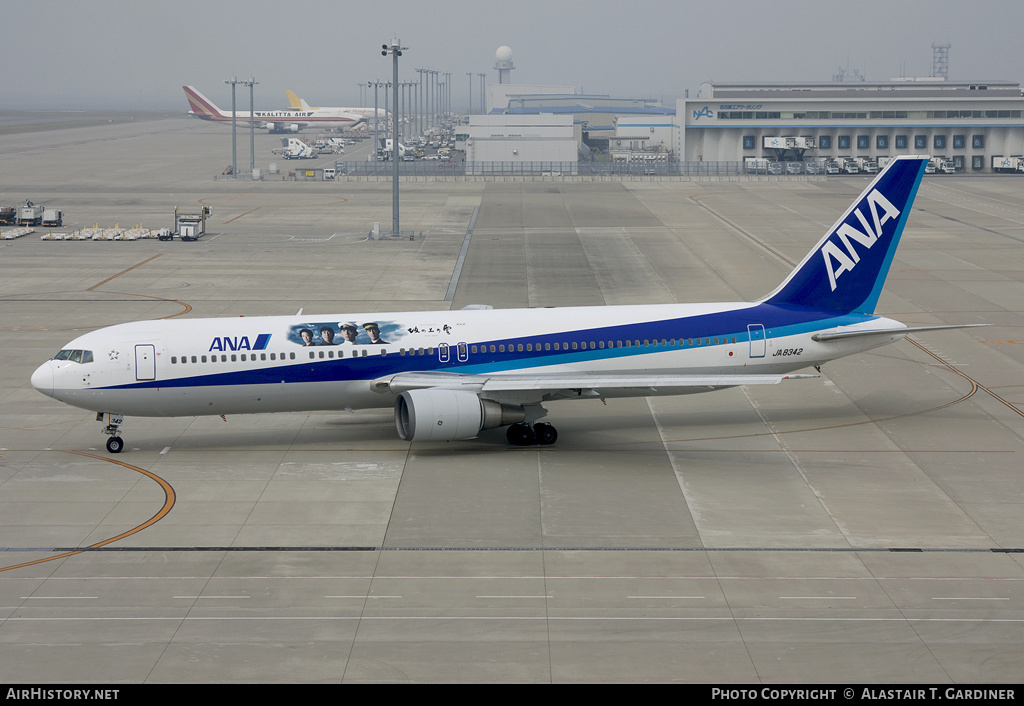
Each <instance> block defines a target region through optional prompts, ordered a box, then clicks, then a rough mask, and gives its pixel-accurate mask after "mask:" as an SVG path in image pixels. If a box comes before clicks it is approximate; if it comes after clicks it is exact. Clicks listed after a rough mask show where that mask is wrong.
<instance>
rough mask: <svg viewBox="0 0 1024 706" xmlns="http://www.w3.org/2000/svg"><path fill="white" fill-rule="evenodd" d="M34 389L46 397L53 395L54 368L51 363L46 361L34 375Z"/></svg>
mask: <svg viewBox="0 0 1024 706" xmlns="http://www.w3.org/2000/svg"><path fill="white" fill-rule="evenodd" d="M32 387H34V388H36V389H37V390H39V391H40V392H42V393H43V394H44V395H48V396H52V395H53V367H52V366H51V365H50V361H46V362H45V363H43V364H42V365H40V366H39V367H38V368H36V371H35V372H34V373H32Z"/></svg>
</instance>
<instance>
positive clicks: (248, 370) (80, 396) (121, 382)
mask: <svg viewBox="0 0 1024 706" xmlns="http://www.w3.org/2000/svg"><path fill="white" fill-rule="evenodd" d="M927 163H928V158H927V157H915V156H906V157H897V158H896V159H894V160H892V161H891V162H889V164H888V165H887V166H886V168H885V169H884V170H883V171H882V172H881V173H880V174H879V175H878V177H877V178H876V179H875V180H874V181H873V182H871V185H870V186H868V188H867V189H866V190H865V191H864V193H863V194H861V195H860V197H859V198H858V199H857V200H856V201H855V202H854V203H853V205H852V206H850V208H849V210H847V211H846V213H845V214H843V217H842V218H840V219H839V221H838V222H837V223H836V224H835V225H834V226H833V227H832V228H831V229H830V230H829V231H828V232H827V233H826V234H825V236H824V237H823V238H822V239H821V241H820V242H818V244H817V245H815V246H814V249H813V250H811V252H810V253H809V254H808V255H807V256H806V257H805V258H804V259H803V261H802V262H801V263H800V264H799V265H798V266H797V267H796V269H794V270H793V272H792V273H790V275H789V276H788V277H787V278H786V279H785V281H784V282H783V283H782V284H781V285H779V287H778V288H777V289H776V290H775V291H773V292H772V293H770V294H768V295H767V296H766V297H764V298H763V299H761V300H760V301H756V302H744V303H735V304H661V305H653V306H599V307H573V308H550V309H506V310H494V309H491V308H490V307H479V306H478V307H470V308H468V309H462V310H456V311H436V312H409V313H402V314H381V313H370V314H357V313H343V314H335V315H324V316H308V315H304V314H302V313H301V312H300V313H299V314H298V315H296V316H275V317H257V318H250V317H245V318H219V319H193V320H187V321H173V320H162V321H140V322H136V323H127V324H120V325H117V326H111V327H109V328H104V329H100V330H98V331H94V332H92V333H87V334H85V335H84V336H80V337H79V338H76V339H75V340H73V341H71V342H70V343H68V344H67V346H65V347H64V349H63V350H61V351H60V352H59V353H58V354H57V355H56V356H54V358H53V359H52V360H49V361H47V362H45V363H43V364H42V365H41V366H39V369H38V370H36V371H35V372H34V373H33V374H32V385H33V387H35V388H36V389H37V390H39V391H40V392H42V393H43V394H46V395H49V396H50V397H53V398H55V399H58V400H60V401H62V402H66V403H67V404H70V405H74V406H76V407H82V408H84V409H88V410H91V411H93V412H96V413H97V418H98V419H100V420H101V421H105V428H104V431H105V433H106V434H108V435H109V437H110V438H109V440H108V441H107V450H108V451H110V452H111V453H117V452H119V451H120V450H121V449H122V447H123V441H122V439H121V437H120V436H119V429H120V427H121V425H122V423H123V418H124V416H130V415H138V416H147V417H174V416H193V415H224V414H245V413H254V412H288V411H302V410H341V409H355V408H368V407H392V406H393V407H394V411H395V425H396V427H397V429H398V435H399V436H400V437H401V438H402V439H407V440H411V441H421V440H423V441H430V440H456V439H470V438H473V437H475V436H477V434H478V433H479V432H480V431H481V430H482V429H488V428H493V427H501V426H509V429H508V433H507V437H508V439H509V441H510V442H511V443H513V444H518V445H528V444H535V443H538V444H551V443H554V441H555V439H556V437H557V433H556V431H555V428H554V427H553V426H551V425H550V424H546V423H542V422H538V420H540V419H541V418H543V417H544V416H545V415H546V414H547V411H546V410H545V409H544V407H543V406H542V405H543V404H544V403H547V402H551V401H554V400H565V399H601V398H606V397H646V396H652V395H680V394H690V393H695V392H708V391H711V390H720V389H724V388H728V387H735V386H737V385H771V384H776V383H779V382H780V381H782V380H786V379H792V378H805V377H813V375H792V374H790V373H791V372H792V371H795V370H799V369H801V368H810V367H812V366H814V367H819V368H820V366H821V365H822V364H823V363H827V362H829V361H831V360H835V359H836V358H841V357H843V356H847V355H851V354H854V353H860V352H861V351H866V350H869V349H871V348H875V347H877V346H882V345H885V344H888V343H893V342H895V341H899V340H900V339H902V338H903V337H904V336H906V335H907V334H908V333H911V332H914V331H924V330H931V329H943V328H961V327H960V326H919V327H913V328H908V327H907V326H905V325H904V324H902V323H900V322H898V321H893V320H892V319H887V318H884V317H880V316H876V315H874V313H873V312H874V310H875V306H876V305H877V303H878V297H879V294H880V293H881V290H882V284H883V282H884V281H885V277H886V274H887V273H888V271H889V267H890V265H891V263H892V259H893V256H894V254H895V253H896V247H897V245H898V244H899V240H900V235H901V234H902V233H903V228H904V226H905V224H906V222H907V216H908V215H909V213H910V208H911V204H912V203H913V200H914V196H915V195H916V193H917V189H918V185H919V184H920V181H921V178H922V175H923V174H924V169H925V165H926V164H927Z"/></svg>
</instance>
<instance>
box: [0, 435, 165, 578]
mask: <svg viewBox="0 0 1024 706" xmlns="http://www.w3.org/2000/svg"><path fill="white" fill-rule="evenodd" d="M65 453H69V454H77V455H78V456H88V457H89V458H95V459H98V460H100V461H106V462H108V463H114V464H117V465H118V466H122V467H124V468H127V469H129V470H132V471H135V472H137V473H141V474H142V475H144V476H147V477H148V478H150V479H152V480H154V481H156V482H157V484H159V485H160V487H161V488H163V489H164V504H163V506H162V507H161V508H160V510H158V511H157V513H156V514H155V515H153V516H152V517H150V518H149V519H148V520H146V521H145V522H143V523H142V524H141V525H139V526H137V527H134V528H132V529H130V530H128V531H127V532H122V533H121V534H119V535H117V536H116V537H110V538H108V539H104V540H102V541H99V542H96V543H95V544H90V545H89V546H88V547H86V548H85V549H76V550H74V551H70V552H64V553H63V554H56V555H54V556H50V557H46V558H45V559H36V560H35V561H26V562H24V563H23V564H12V565H11V566H0V571H10V570H11V569H20V568H23V567H26V566H33V565H35V564H42V563H44V562H47V561H53V560H54V559H64V558H66V557H69V556H74V555H75V554H81V553H82V552H84V551H86V550H88V549H99V548H100V547H103V546H106V545H108V544H110V543H112V542H116V541H117V540H119V539H124V538H125V537H130V536H131V535H133V534H136V533H137V532H141V531H142V530H144V529H146V528H147V527H150V526H152V525H154V524H156V523H157V522H159V521H160V520H162V519H163V518H164V517H165V516H166V515H167V513H169V512H170V511H171V508H173V507H174V500H175V494H174V488H172V487H171V484H170V483H168V482H167V481H165V480H164V479H163V478H161V477H160V476H158V475H156V474H155V473H152V472H150V471H147V470H145V469H143V468H139V467H138V466H133V465H131V464H129V463H125V462H124V461H117V460H115V459H112V458H106V457H105V456H97V455H96V454H90V453H85V452H84V451H66V452H65Z"/></svg>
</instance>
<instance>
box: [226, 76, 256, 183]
mask: <svg viewBox="0 0 1024 706" xmlns="http://www.w3.org/2000/svg"><path fill="white" fill-rule="evenodd" d="M224 83H230V84H231V176H232V177H234V176H235V175H236V174H238V123H237V116H236V110H235V86H236V85H238V84H239V83H241V81H239V80H238V79H237V78H235V77H234V76H232V77H231V78H229V79H228V80H226V81H225V82H224ZM249 121H250V122H251V121H252V113H250V114H249Z"/></svg>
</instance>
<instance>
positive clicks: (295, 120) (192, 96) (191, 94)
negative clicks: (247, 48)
mask: <svg viewBox="0 0 1024 706" xmlns="http://www.w3.org/2000/svg"><path fill="white" fill-rule="evenodd" d="M182 88H183V89H185V96H186V97H187V98H188V105H189V108H190V109H191V110H189V114H190V115H193V116H195V117H197V118H199V119H200V120H210V121H212V122H215V123H230V122H231V111H224V110H221V109H220V108H218V107H217V106H216V105H214V103H213V101H211V100H210V99H209V98H207V97H206V96H204V95H203V94H202V93H200V92H199V91H198V90H196V88H194V87H193V86H182ZM235 119H236V120H237V121H238V122H243V121H244V122H245V123H248V122H249V120H250V117H249V111H248V110H236V111H235ZM252 119H253V122H254V123H255V125H256V127H259V128H266V129H267V130H269V131H270V132H298V131H299V130H301V129H303V128H306V127H317V128H320V129H328V128H353V127H355V126H356V125H358V124H359V123H362V122H365V120H366V118H365V117H363V116H362V115H355V114H353V113H347V112H345V111H344V110H342V109H340V108H308V109H306V110H293V109H291V108H285V109H283V110H254V111H252Z"/></svg>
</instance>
